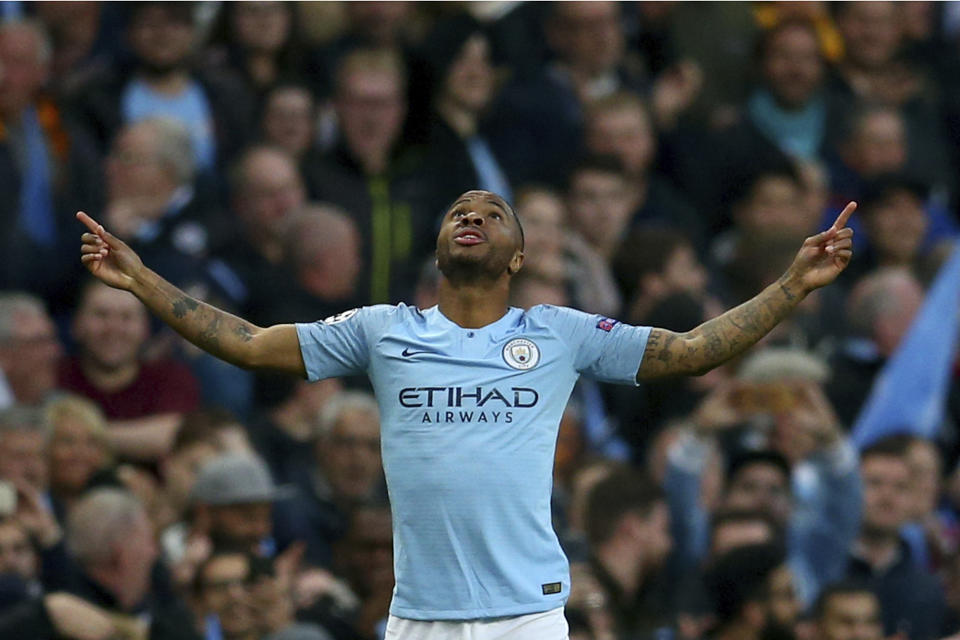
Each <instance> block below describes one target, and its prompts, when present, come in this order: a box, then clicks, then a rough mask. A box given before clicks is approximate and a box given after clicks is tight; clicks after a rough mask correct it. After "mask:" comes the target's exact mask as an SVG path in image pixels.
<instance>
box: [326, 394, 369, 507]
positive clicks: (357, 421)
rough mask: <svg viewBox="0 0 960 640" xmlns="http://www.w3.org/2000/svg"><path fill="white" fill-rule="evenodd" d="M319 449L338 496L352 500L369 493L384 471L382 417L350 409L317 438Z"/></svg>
mask: <svg viewBox="0 0 960 640" xmlns="http://www.w3.org/2000/svg"><path fill="white" fill-rule="evenodd" d="M316 453H317V456H318V458H319V460H320V464H321V465H322V467H323V472H324V475H325V476H326V478H327V481H328V482H329V483H330V485H331V486H332V487H333V491H334V493H335V494H336V495H337V496H339V497H341V498H346V499H350V500H357V499H360V498H364V497H366V496H369V495H370V494H371V493H372V492H373V490H374V488H375V487H376V483H377V481H378V480H379V478H380V475H381V466H380V465H381V463H380V420H379V417H378V416H377V415H376V414H374V413H370V412H368V411H362V410H357V409H347V410H346V411H344V412H343V413H341V414H340V418H339V419H338V420H337V422H336V424H334V425H333V428H332V429H331V431H330V433H328V434H327V435H326V436H324V437H322V438H321V439H320V440H319V441H318V442H317V445H316Z"/></svg>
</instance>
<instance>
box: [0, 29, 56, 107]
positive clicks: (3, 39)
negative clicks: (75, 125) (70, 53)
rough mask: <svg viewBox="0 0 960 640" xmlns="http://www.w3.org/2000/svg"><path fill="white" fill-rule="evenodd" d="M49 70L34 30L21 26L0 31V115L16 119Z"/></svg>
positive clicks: (37, 90) (42, 82) (40, 85)
mask: <svg viewBox="0 0 960 640" xmlns="http://www.w3.org/2000/svg"><path fill="white" fill-rule="evenodd" d="M49 71H50V66H49V61H48V60H46V59H45V58H44V55H43V44H42V40H41V38H40V35H39V34H38V33H37V32H36V31H34V30H33V29H31V28H29V27H23V26H6V27H2V28H0V114H4V115H7V116H11V117H12V116H18V115H19V114H20V111H21V110H22V109H24V108H25V107H26V106H27V105H29V104H30V103H31V102H32V101H33V99H34V98H36V96H37V94H38V93H39V91H40V89H41V88H43V85H44V84H46V82H47V78H48V75H49Z"/></svg>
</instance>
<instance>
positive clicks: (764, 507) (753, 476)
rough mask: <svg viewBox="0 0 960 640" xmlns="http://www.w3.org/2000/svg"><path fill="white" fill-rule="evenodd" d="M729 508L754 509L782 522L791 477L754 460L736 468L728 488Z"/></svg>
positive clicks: (788, 501) (787, 509) (788, 503)
mask: <svg viewBox="0 0 960 640" xmlns="http://www.w3.org/2000/svg"><path fill="white" fill-rule="evenodd" d="M724 506H726V507H727V508H728V509H738V510H739V509H744V510H750V509H756V510H758V511H762V512H764V513H766V514H767V515H768V516H770V517H771V518H773V519H774V521H776V522H778V523H780V524H784V523H786V520H787V518H788V517H789V515H790V510H791V495H790V479H789V478H788V477H786V476H785V475H784V474H783V471H782V470H781V469H780V468H779V467H777V466H776V465H773V464H768V463H766V462H755V463H753V464H747V465H745V466H743V467H741V468H740V469H738V470H737V473H736V474H735V475H734V476H733V477H732V478H731V479H730V484H729V486H728V487H727V495H726V500H725V505H724Z"/></svg>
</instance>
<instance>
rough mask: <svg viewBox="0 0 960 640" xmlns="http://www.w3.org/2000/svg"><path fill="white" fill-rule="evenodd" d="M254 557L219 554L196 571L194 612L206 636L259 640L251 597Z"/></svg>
mask: <svg viewBox="0 0 960 640" xmlns="http://www.w3.org/2000/svg"><path fill="white" fill-rule="evenodd" d="M253 562H255V560H254V559H253V558H251V557H250V556H248V555H247V554H245V553H243V552H239V551H219V552H215V553H214V554H213V555H211V556H210V557H209V558H207V560H205V561H204V562H203V564H202V565H201V566H200V568H199V569H198V570H197V577H196V581H195V585H194V610H195V611H196V612H197V618H199V619H200V620H203V629H204V635H205V637H207V638H211V637H218V638H223V639H224V640H257V639H258V638H260V636H259V634H258V633H257V627H256V612H255V611H254V609H253V603H252V602H251V598H250V593H249V591H250V582H251V579H252V576H251V567H250V565H251V564H252V563H253Z"/></svg>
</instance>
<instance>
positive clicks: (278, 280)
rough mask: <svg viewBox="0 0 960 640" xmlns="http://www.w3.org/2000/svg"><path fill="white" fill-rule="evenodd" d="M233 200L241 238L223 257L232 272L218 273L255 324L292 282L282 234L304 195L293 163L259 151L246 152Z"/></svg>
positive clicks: (233, 182)
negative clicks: (275, 294) (254, 320)
mask: <svg viewBox="0 0 960 640" xmlns="http://www.w3.org/2000/svg"><path fill="white" fill-rule="evenodd" d="M230 195H231V201H232V206H233V211H234V213H235V214H236V216H237V225H236V226H237V234H236V237H235V238H234V239H233V241H232V242H231V243H230V244H229V245H228V246H227V247H224V249H223V251H222V252H221V253H220V256H219V257H220V259H221V260H222V262H223V264H224V265H225V266H227V267H228V269H226V270H224V269H222V268H219V271H220V272H221V273H223V272H225V275H224V276H223V277H222V279H223V281H224V285H225V290H226V291H227V292H228V294H229V295H230V298H231V300H232V302H233V304H234V306H236V307H237V308H238V309H240V310H241V311H242V312H243V313H245V314H252V315H251V317H253V318H257V314H259V313H263V312H264V310H265V309H267V308H269V307H270V305H271V304H272V303H274V302H276V298H275V296H274V295H273V292H274V291H276V290H277V289H278V288H279V287H281V286H283V285H284V283H286V282H287V281H288V280H289V279H290V274H289V272H288V270H287V269H286V267H285V266H284V259H285V255H284V233H285V231H286V225H287V224H288V222H289V219H290V215H291V214H292V213H293V212H294V211H295V210H297V209H299V208H300V207H302V206H303V205H304V204H305V203H306V191H305V189H304V186H303V178H302V177H301V176H300V173H299V172H298V171H297V166H296V164H295V163H294V161H293V159H292V158H291V157H290V156H289V155H287V154H286V153H285V152H284V151H281V150H280V149H276V148H273V147H267V146H262V145H261V146H253V147H250V148H249V149H247V150H246V151H245V152H244V154H243V156H242V157H241V158H240V159H239V160H238V161H237V163H236V164H235V165H234V166H233V169H232V171H231V174H230ZM257 321H259V320H257Z"/></svg>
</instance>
